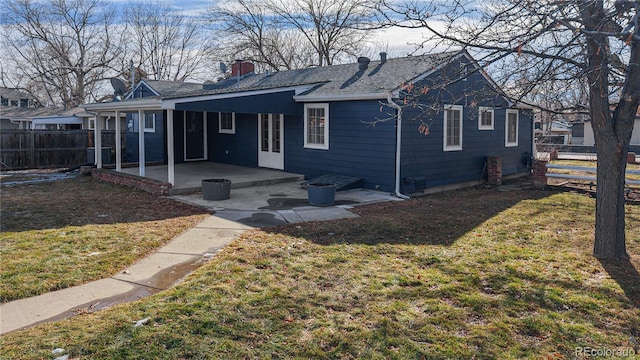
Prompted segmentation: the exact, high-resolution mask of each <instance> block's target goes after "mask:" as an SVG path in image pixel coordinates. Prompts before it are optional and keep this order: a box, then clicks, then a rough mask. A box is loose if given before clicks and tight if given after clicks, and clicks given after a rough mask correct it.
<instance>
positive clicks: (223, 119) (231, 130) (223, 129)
mask: <svg viewBox="0 0 640 360" xmlns="http://www.w3.org/2000/svg"><path fill="white" fill-rule="evenodd" d="M218 119H219V122H218V132H219V133H221V134H235V133H236V113H229V112H226V113H224V112H221V113H218Z"/></svg>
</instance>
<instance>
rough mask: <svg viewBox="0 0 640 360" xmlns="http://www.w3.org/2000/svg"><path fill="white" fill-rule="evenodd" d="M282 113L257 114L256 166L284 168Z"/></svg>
mask: <svg viewBox="0 0 640 360" xmlns="http://www.w3.org/2000/svg"><path fill="white" fill-rule="evenodd" d="M283 129H284V115H282V114H280V115H276V114H258V166H260V167H268V168H272V169H280V170H284V130H283Z"/></svg>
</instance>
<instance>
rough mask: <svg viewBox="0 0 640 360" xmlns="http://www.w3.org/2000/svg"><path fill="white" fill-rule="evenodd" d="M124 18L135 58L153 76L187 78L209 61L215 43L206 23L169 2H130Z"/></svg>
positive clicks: (155, 77)
mask: <svg viewBox="0 0 640 360" xmlns="http://www.w3.org/2000/svg"><path fill="white" fill-rule="evenodd" d="M125 18H126V20H127V23H128V24H129V30H130V34H131V36H130V38H129V41H131V42H132V44H131V49H130V50H131V52H132V53H133V54H134V57H135V60H134V62H135V63H136V65H137V67H139V68H141V69H144V70H145V71H146V73H147V75H148V76H149V77H150V78H151V79H154V80H172V81H185V80H187V79H190V78H194V77H198V76H199V75H200V73H199V72H201V71H203V70H204V69H205V68H206V66H207V65H208V64H209V62H208V60H209V58H210V52H211V50H212V47H213V46H212V45H213V44H212V40H211V37H208V36H207V34H206V27H204V26H203V24H201V23H200V20H199V19H197V18H191V17H188V16H186V15H184V14H182V13H179V12H177V11H176V10H174V9H173V8H172V6H171V4H170V3H161V2H146V1H141V2H136V3H134V4H131V5H128V6H127V10H126V12H125Z"/></svg>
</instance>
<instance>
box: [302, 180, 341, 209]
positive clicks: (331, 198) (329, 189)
mask: <svg viewBox="0 0 640 360" xmlns="http://www.w3.org/2000/svg"><path fill="white" fill-rule="evenodd" d="M307 194H308V195H309V204H311V205H313V206H332V205H333V204H334V202H335V199H336V185H335V184H326V183H311V184H309V185H307Z"/></svg>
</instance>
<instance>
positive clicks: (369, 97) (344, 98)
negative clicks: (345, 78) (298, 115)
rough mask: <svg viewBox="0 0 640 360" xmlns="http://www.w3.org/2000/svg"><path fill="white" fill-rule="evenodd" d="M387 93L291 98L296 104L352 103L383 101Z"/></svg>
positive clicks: (298, 96)
mask: <svg viewBox="0 0 640 360" xmlns="http://www.w3.org/2000/svg"><path fill="white" fill-rule="evenodd" d="M388 95H389V92H376V93H366V94H343V95H297V96H294V97H293V100H295V101H296V102H327V101H354V100H384V99H386V98H387V96H388Z"/></svg>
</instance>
